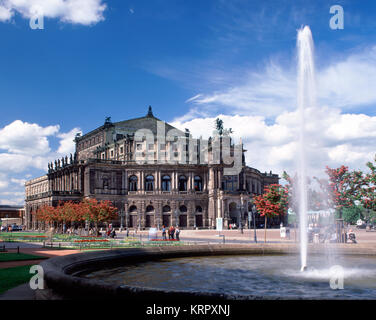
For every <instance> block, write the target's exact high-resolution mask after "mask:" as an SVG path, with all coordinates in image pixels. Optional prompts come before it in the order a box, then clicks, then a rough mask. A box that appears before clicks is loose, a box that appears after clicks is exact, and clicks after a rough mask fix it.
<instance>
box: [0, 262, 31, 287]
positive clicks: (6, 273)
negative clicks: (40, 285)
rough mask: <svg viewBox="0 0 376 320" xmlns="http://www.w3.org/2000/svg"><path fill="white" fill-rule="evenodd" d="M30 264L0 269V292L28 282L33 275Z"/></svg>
mask: <svg viewBox="0 0 376 320" xmlns="http://www.w3.org/2000/svg"><path fill="white" fill-rule="evenodd" d="M29 272H30V266H21V267H15V268H6V269H0V294H2V293H4V292H5V291H8V290H9V289H11V288H14V287H17V286H18V285H21V284H23V283H26V282H28V281H29V280H30V279H31V277H32V276H33V275H32V274H31V273H29Z"/></svg>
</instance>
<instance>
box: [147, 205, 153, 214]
mask: <svg viewBox="0 0 376 320" xmlns="http://www.w3.org/2000/svg"><path fill="white" fill-rule="evenodd" d="M150 212H154V207H153V206H147V207H146V213H150Z"/></svg>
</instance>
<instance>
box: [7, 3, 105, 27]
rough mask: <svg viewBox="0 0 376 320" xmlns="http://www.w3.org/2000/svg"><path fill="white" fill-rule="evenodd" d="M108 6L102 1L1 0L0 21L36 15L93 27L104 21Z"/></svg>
mask: <svg viewBox="0 0 376 320" xmlns="http://www.w3.org/2000/svg"><path fill="white" fill-rule="evenodd" d="M106 7H107V6H106V4H105V3H104V2H103V1H102V0H0V21H9V20H11V18H12V17H13V16H14V15H15V13H16V12H17V13H19V14H20V15H21V16H22V17H24V18H26V19H30V18H31V17H33V16H34V15H35V14H37V13H38V14H42V15H43V16H44V17H46V18H54V19H60V21H62V22H67V23H72V24H82V25H91V24H95V23H98V22H100V21H102V20H104V16H103V13H104V11H105V9H106Z"/></svg>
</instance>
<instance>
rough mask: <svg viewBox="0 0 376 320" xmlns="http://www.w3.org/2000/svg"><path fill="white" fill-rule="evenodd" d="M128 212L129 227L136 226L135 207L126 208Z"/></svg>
mask: <svg viewBox="0 0 376 320" xmlns="http://www.w3.org/2000/svg"><path fill="white" fill-rule="evenodd" d="M128 212H129V223H128V226H129V228H137V207H136V206H131V207H130V208H129V210H128Z"/></svg>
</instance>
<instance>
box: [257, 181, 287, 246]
mask: <svg viewBox="0 0 376 320" xmlns="http://www.w3.org/2000/svg"><path fill="white" fill-rule="evenodd" d="M254 200H255V205H256V208H257V211H258V212H259V213H260V215H261V216H263V217H265V234H264V241H265V242H266V225H267V222H268V218H272V217H275V216H284V215H286V212H287V208H288V190H287V189H286V188H284V187H283V186H281V185H280V184H271V185H268V186H266V187H265V188H264V194H262V195H259V196H256V197H255V198H254Z"/></svg>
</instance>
